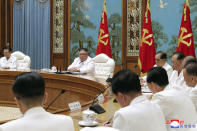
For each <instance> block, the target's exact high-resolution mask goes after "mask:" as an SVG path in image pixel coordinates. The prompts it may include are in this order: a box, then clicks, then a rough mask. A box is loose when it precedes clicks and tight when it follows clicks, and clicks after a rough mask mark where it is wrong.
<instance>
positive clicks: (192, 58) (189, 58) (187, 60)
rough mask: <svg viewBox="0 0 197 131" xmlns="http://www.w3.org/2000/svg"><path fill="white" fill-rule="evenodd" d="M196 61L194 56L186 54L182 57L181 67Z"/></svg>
mask: <svg viewBox="0 0 197 131" xmlns="http://www.w3.org/2000/svg"><path fill="white" fill-rule="evenodd" d="M191 62H192V63H193V62H194V63H197V61H196V58H195V57H193V56H186V57H185V58H184V60H183V63H182V64H183V65H182V66H183V68H184V67H185V66H187V65H188V64H189V63H191Z"/></svg>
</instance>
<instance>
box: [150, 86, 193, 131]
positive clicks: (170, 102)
mask: <svg viewBox="0 0 197 131" xmlns="http://www.w3.org/2000/svg"><path fill="white" fill-rule="evenodd" d="M151 101H152V103H153V104H156V105H159V106H160V108H161V109H162V111H163V114H164V115H165V120H166V121H170V120H174V119H176V120H183V121H184V123H194V124H196V123H197V114H196V110H195V107H194V104H193V103H192V101H191V99H190V98H189V96H188V95H187V94H186V93H185V92H183V91H182V90H177V89H175V88H172V89H171V90H164V91H161V92H158V93H155V94H154V95H153V97H152V100H151ZM167 129H168V131H171V130H175V129H173V128H170V125H167ZM175 131H176V130H175ZM177 131H187V130H186V129H185V128H183V129H177Z"/></svg>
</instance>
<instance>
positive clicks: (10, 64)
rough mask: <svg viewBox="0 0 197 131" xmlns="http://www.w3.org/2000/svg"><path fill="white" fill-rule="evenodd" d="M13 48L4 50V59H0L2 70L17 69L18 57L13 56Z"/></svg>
mask: <svg viewBox="0 0 197 131" xmlns="http://www.w3.org/2000/svg"><path fill="white" fill-rule="evenodd" d="M11 53H12V51H11V48H10V47H5V48H3V54H4V57H2V58H1V59H0V68H1V69H16V61H17V59H16V57H14V56H11Z"/></svg>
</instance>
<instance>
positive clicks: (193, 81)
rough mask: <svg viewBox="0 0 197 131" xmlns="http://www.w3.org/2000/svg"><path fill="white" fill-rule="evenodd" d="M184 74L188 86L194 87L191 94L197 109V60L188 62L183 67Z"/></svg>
mask: <svg viewBox="0 0 197 131" xmlns="http://www.w3.org/2000/svg"><path fill="white" fill-rule="evenodd" d="M183 76H184V80H185V82H186V84H187V86H189V87H192V88H191V90H190V91H189V96H190V98H191V99H192V101H193V103H194V105H195V108H196V111H197V62H190V63H186V65H185V66H184V69H183Z"/></svg>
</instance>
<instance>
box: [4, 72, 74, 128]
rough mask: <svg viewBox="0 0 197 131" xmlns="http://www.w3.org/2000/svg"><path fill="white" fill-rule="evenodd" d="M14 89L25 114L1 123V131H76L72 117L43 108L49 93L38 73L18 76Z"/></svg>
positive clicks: (17, 100) (17, 101) (18, 103)
mask: <svg viewBox="0 0 197 131" xmlns="http://www.w3.org/2000/svg"><path fill="white" fill-rule="evenodd" d="M12 90H13V93H14V96H15V97H14V99H15V101H16V104H17V106H18V107H19V108H20V111H21V113H22V114H23V116H22V118H19V119H17V120H14V121H11V122H8V123H5V124H3V125H0V131H74V126H73V121H72V119H71V117H69V116H65V115H54V114H51V113H49V112H46V111H45V110H44V109H43V107H42V106H43V104H44V103H45V102H46V100H47V93H46V92H45V81H44V79H43V78H42V77H41V76H40V75H39V74H38V73H35V72H28V73H24V74H21V75H19V76H17V78H16V80H15V82H14V85H13V88H12Z"/></svg>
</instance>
